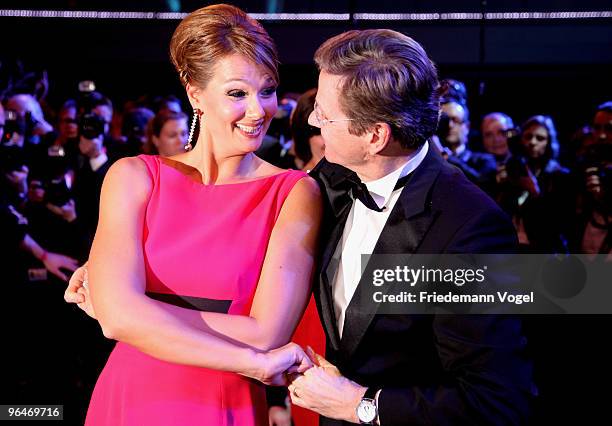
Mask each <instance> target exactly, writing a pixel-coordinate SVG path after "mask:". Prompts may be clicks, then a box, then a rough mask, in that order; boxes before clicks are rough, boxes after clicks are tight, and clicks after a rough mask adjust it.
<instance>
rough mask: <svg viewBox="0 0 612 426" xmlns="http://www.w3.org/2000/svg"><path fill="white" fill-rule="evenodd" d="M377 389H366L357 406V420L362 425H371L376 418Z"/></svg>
mask: <svg viewBox="0 0 612 426" xmlns="http://www.w3.org/2000/svg"><path fill="white" fill-rule="evenodd" d="M377 392H378V389H376V388H368V389H366V391H365V393H364V394H363V398H361V401H360V402H359V405H358V406H357V418H358V419H359V423H361V424H362V425H373V424H375V420H376V418H377V417H378V405H376V393H377Z"/></svg>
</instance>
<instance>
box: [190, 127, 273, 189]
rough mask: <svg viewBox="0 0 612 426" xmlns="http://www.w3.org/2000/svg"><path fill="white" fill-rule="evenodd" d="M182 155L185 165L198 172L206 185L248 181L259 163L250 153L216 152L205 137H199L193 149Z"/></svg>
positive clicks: (210, 141)
mask: <svg viewBox="0 0 612 426" xmlns="http://www.w3.org/2000/svg"><path fill="white" fill-rule="evenodd" d="M184 155H185V157H184V159H185V163H187V164H188V165H189V166H191V167H193V168H195V169H196V170H198V172H200V176H201V178H202V183H204V184H206V185H210V184H215V183H219V184H221V183H230V182H236V181H242V180H248V179H249V178H251V177H253V176H254V174H255V173H256V169H257V167H258V166H260V163H261V161H260V160H259V159H258V158H257V157H256V156H255V154H254V153H252V152H249V153H246V154H235V155H224V154H221V153H219V152H216V151H215V149H214V144H213V143H212V139H211V138H210V137H206V136H205V135H200V137H198V142H197V143H196V145H195V146H194V148H193V149H192V150H191V151H190V152H188V153H186V154H184Z"/></svg>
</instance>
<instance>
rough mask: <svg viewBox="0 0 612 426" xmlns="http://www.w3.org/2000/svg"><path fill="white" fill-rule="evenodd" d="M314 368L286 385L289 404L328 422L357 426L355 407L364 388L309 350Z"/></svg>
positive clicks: (363, 392) (361, 396)
mask: <svg viewBox="0 0 612 426" xmlns="http://www.w3.org/2000/svg"><path fill="white" fill-rule="evenodd" d="M308 355H309V356H310V358H311V359H313V360H315V361H316V366H315V367H313V368H311V369H309V370H307V371H306V372H305V373H304V374H302V375H299V376H297V377H296V378H294V379H293V382H292V383H291V385H289V394H290V395H291V402H293V403H294V404H295V405H298V406H300V407H302V408H306V409H309V410H312V411H314V412H316V413H319V414H320V415H322V416H325V417H329V418H331V419H337V420H344V421H348V422H352V423H359V419H358V418H357V406H358V405H359V403H360V402H361V398H363V395H364V394H365V391H366V389H367V388H365V387H363V386H360V385H358V384H357V383H355V382H353V381H351V380H349V379H347V378H346V377H344V376H342V374H340V371H339V370H338V368H336V366H334V365H333V364H331V363H330V362H329V361H327V360H326V359H325V358H323V357H322V356H321V355H318V354H315V353H314V352H313V351H312V349H310V348H308Z"/></svg>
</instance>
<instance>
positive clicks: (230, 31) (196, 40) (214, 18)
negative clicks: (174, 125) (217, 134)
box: [170, 4, 278, 89]
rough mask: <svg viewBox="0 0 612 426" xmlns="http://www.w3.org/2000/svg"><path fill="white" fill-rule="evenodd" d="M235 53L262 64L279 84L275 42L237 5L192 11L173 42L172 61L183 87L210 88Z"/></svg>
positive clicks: (221, 5)
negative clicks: (222, 63) (216, 73)
mask: <svg viewBox="0 0 612 426" xmlns="http://www.w3.org/2000/svg"><path fill="white" fill-rule="evenodd" d="M233 54H239V55H243V56H244V57H246V58H248V59H249V60H251V61H253V63H256V64H260V65H262V66H263V67H265V68H266V69H267V71H268V72H269V73H270V76H271V77H272V78H273V79H274V82H275V83H276V84H278V55H277V52H276V46H275V45H274V41H273V40H272V38H271V37H270V36H269V35H268V33H267V32H266V30H265V29H264V28H263V27H262V26H261V24H260V23H259V22H257V21H256V20H255V19H253V18H250V17H249V16H248V15H247V14H246V13H245V12H244V11H242V10H240V9H238V8H237V7H235V6H230V5H227V4H216V5H212V6H207V7H203V8H201V9H198V10H196V11H194V12H192V13H191V14H189V15H188V16H187V17H186V18H185V19H183V20H182V21H181V23H180V24H179V26H178V27H177V28H176V30H175V31H174V34H173V35H172V40H171V41H170V58H171V60H172V64H173V65H174V67H175V68H176V70H177V72H178V74H179V78H180V79H181V83H182V84H183V86H186V85H187V84H188V83H189V84H191V85H195V86H197V87H200V88H202V89H204V88H206V85H207V83H208V82H209V81H210V79H211V76H212V73H213V70H214V66H215V64H216V62H217V61H218V60H219V59H221V58H223V57H225V56H228V55H233Z"/></svg>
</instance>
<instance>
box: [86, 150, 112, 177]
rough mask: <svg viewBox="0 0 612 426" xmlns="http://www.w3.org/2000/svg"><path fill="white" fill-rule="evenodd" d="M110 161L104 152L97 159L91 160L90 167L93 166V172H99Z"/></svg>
mask: <svg viewBox="0 0 612 426" xmlns="http://www.w3.org/2000/svg"><path fill="white" fill-rule="evenodd" d="M107 161H108V157H107V155H106V153H105V152H104V151H102V152H101V153H100V155H98V156H97V157H96V158H90V159H89V165H90V166H91V170H93V171H94V172H96V171H98V169H99V168H100V167H102V166H103V165H104V163H106V162H107Z"/></svg>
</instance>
